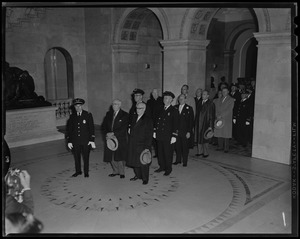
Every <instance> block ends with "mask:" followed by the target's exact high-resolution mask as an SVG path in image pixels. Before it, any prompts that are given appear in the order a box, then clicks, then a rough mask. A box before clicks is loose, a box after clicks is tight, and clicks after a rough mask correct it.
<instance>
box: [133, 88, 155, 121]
mask: <svg viewBox="0 0 300 239" xmlns="http://www.w3.org/2000/svg"><path fill="white" fill-rule="evenodd" d="M144 94H145V92H144V91H143V90H141V89H137V88H136V89H134V90H133V92H132V97H133V103H132V106H131V108H130V110H129V124H128V127H130V126H131V124H132V121H133V118H134V117H135V116H136V115H137V111H136V105H137V104H138V103H140V102H144V101H143V96H144ZM144 103H145V102H144ZM145 114H146V115H147V116H148V117H151V114H150V111H149V109H148V108H147V109H146V112H145ZM133 123H134V122H133Z"/></svg>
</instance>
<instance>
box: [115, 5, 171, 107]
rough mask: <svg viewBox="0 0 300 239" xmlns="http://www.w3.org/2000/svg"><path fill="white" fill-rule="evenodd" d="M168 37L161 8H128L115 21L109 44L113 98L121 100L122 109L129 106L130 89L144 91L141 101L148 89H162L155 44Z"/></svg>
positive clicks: (147, 93) (159, 53)
mask: <svg viewBox="0 0 300 239" xmlns="http://www.w3.org/2000/svg"><path fill="white" fill-rule="evenodd" d="M161 19H162V20H161ZM168 37H169V30H168V21H167V18H166V15H165V14H164V12H163V10H161V9H157V8H128V9H126V10H125V11H124V12H123V13H122V14H121V16H120V18H119V19H118V21H117V22H116V24H115V29H114V35H113V44H112V52H113V79H112V80H113V97H114V98H115V97H120V98H123V99H125V100H124V101H125V102H124V104H123V106H124V107H125V109H129V108H130V107H131V105H132V102H131V99H130V95H131V93H132V90H133V89H134V88H141V89H143V90H144V91H145V95H144V100H147V99H148V97H149V96H150V92H151V91H152V87H154V88H157V89H158V90H162V88H163V86H162V84H163V83H162V82H163V75H162V71H163V69H162V65H163V64H162V53H161V46H160V44H159V42H160V41H161V40H162V39H165V38H166V39H168ZM146 65H147V67H146Z"/></svg>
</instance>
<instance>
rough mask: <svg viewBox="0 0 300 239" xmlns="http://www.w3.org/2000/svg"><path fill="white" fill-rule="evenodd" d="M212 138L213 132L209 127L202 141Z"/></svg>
mask: <svg viewBox="0 0 300 239" xmlns="http://www.w3.org/2000/svg"><path fill="white" fill-rule="evenodd" d="M213 136H214V131H213V130H212V128H211V127H209V128H208V129H207V130H205V132H204V139H210V138H212V137H213Z"/></svg>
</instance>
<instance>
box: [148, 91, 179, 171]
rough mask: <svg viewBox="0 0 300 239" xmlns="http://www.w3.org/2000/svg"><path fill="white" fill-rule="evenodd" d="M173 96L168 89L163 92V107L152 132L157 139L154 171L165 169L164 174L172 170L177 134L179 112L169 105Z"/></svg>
mask: <svg viewBox="0 0 300 239" xmlns="http://www.w3.org/2000/svg"><path fill="white" fill-rule="evenodd" d="M174 98H175V96H174V94H173V93H172V92H170V91H165V92H164V93H163V100H164V108H162V109H161V112H160V114H159V116H158V119H157V121H156V123H155V127H154V133H153V138H156V139H157V150H158V164H159V169H157V170H155V172H162V171H165V173H164V175H165V176H168V175H169V174H170V173H171V172H172V162H173V150H174V143H175V142H176V138H177V136H178V124H179V112H178V110H176V109H175V107H174V106H172V105H171V103H172V101H173V99H174Z"/></svg>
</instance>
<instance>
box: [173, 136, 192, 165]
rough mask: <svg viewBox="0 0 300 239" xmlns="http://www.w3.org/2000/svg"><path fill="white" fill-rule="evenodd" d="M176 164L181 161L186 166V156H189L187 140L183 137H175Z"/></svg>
mask: <svg viewBox="0 0 300 239" xmlns="http://www.w3.org/2000/svg"><path fill="white" fill-rule="evenodd" d="M175 147H176V162H177V163H181V159H183V164H184V165H186V164H187V160H188V155H189V140H188V139H187V138H186V137H184V136H179V137H177V140H176V143H175Z"/></svg>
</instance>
